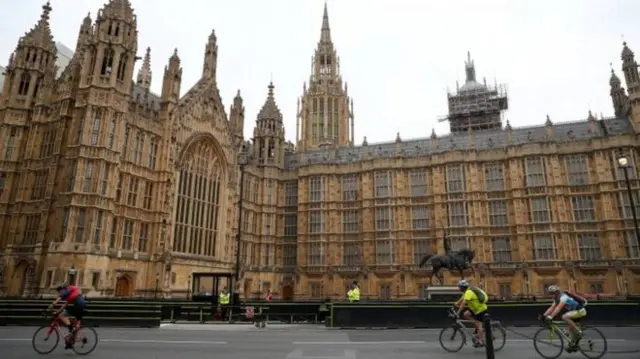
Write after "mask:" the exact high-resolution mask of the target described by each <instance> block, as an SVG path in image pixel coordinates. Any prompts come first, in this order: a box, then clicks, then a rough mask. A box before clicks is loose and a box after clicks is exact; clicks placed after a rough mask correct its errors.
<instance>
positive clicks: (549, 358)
mask: <svg viewBox="0 0 640 359" xmlns="http://www.w3.org/2000/svg"><path fill="white" fill-rule="evenodd" d="M579 321H580V319H574V322H575V323H576V326H577V327H578V328H579V329H580V330H581V331H582V337H581V338H580V341H579V342H578V346H577V347H576V348H575V351H579V352H580V353H582V355H584V356H585V357H587V358H589V359H600V358H602V357H603V356H604V355H605V354H606V353H607V347H608V345H607V338H605V336H604V334H602V332H601V331H600V330H599V329H597V328H593V327H586V326H581V325H580V323H579ZM564 326H565V323H564V322H561V321H550V322H545V323H544V324H543V327H542V328H540V329H539V330H538V331H537V332H536V334H534V336H533V347H534V348H535V349H536V352H538V354H540V356H541V357H543V358H545V359H556V358H558V357H560V355H562V352H563V351H564V349H565V341H566V342H569V343H571V342H573V339H571V335H570V334H569V332H568V331H567V330H565V329H564V328H563V327H564ZM542 338H548V339H549V342H550V343H549V347H551V348H553V347H555V348H557V349H559V350H558V351H557V353H555V354H553V355H546V354H543V353H542V352H541V348H540V347H539V346H538V342H539V339H542ZM596 338H598V339H596ZM554 340H555V341H556V342H555V343H554ZM598 340H600V341H601V342H602V344H601V346H602V348H603V350H602V353H600V354H598V355H593V356H591V355H590V354H591V353H595V351H594V349H593V348H594V346H595V345H596V344H598ZM567 349H569V348H567ZM567 352H569V353H572V352H574V351H570V350H567Z"/></svg>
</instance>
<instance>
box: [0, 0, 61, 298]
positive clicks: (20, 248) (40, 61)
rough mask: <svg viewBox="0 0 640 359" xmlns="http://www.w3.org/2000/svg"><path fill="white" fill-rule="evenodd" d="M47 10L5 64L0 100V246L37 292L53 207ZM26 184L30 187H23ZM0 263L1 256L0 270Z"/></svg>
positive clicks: (25, 284)
mask: <svg viewBox="0 0 640 359" xmlns="http://www.w3.org/2000/svg"><path fill="white" fill-rule="evenodd" d="M50 13H51V6H50V5H49V3H48V2H47V3H46V5H44V6H43V7H42V15H41V17H40V20H39V21H38V22H37V23H36V25H35V26H34V27H33V28H31V30H29V31H28V32H27V33H26V34H25V35H24V36H23V37H22V38H20V40H19V41H18V45H17V47H16V50H15V52H14V53H13V54H11V57H10V59H9V63H8V65H7V68H6V74H5V82H4V89H3V91H2V92H3V97H2V103H0V150H1V151H2V154H1V155H2V160H3V161H2V163H1V164H0V202H2V205H0V231H1V232H2V233H3V235H2V236H1V238H0V248H2V249H3V251H4V250H5V249H6V251H5V253H4V254H9V255H12V254H14V253H19V254H20V255H21V256H22V258H23V261H24V262H25V263H27V265H26V269H25V272H24V276H23V277H21V278H20V280H21V281H22V283H21V286H22V288H24V289H23V292H24V293H26V294H32V293H36V291H37V286H38V283H39V277H38V274H39V273H40V271H41V270H40V269H41V268H42V264H43V261H42V258H44V257H45V255H46V246H47V244H46V243H47V239H48V238H49V237H45V233H46V232H47V231H46V226H47V221H48V218H47V217H48V214H49V207H50V206H52V204H51V203H50V201H49V199H50V198H51V182H53V181H51V180H50V179H51V176H50V173H51V172H50V167H51V164H52V163H54V161H53V159H54V158H53V156H52V155H53V152H54V146H53V142H52V141H53V140H52V138H54V137H55V135H53V134H52V133H51V131H46V130H45V129H44V128H43V127H44V126H43V125H42V123H43V122H46V120H47V117H48V115H47V113H48V112H49V111H52V109H53V107H49V106H43V105H44V103H46V101H47V100H48V97H49V95H50V94H51V92H52V91H51V90H52V85H53V82H54V80H55V74H56V65H55V62H56V53H57V50H56V47H55V43H54V41H53V36H52V35H51V28H50V26H49V15H50ZM53 111H55V110H53ZM37 131H41V132H40V133H41V134H42V137H41V138H36V137H35V136H33V135H32V133H34V132H37ZM42 138H44V143H43V141H42ZM30 187H33V188H34V190H31V191H26V190H24V188H30ZM5 189H8V191H5ZM25 207H28V210H27V209H26V208H25ZM1 255H2V254H0V256H1ZM3 267H4V263H2V262H1V260H0V268H3ZM9 267H11V268H14V267H17V263H16V262H13V263H9ZM5 284H6V283H5ZM2 285H3V284H2V283H0V291H1V290H2V288H1V286H2Z"/></svg>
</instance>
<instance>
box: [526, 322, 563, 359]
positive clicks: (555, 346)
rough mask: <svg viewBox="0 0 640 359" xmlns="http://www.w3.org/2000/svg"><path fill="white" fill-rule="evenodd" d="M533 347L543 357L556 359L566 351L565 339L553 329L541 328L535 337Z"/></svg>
mask: <svg viewBox="0 0 640 359" xmlns="http://www.w3.org/2000/svg"><path fill="white" fill-rule="evenodd" d="M533 347H534V348H535V349H536V352H538V354H540V356H541V357H543V358H545V359H556V358H558V357H559V356H560V355H562V351H563V350H564V338H562V335H560V333H556V332H555V330H553V329H551V328H540V330H538V331H537V332H536V334H535V335H534V336H533ZM547 353H549V354H547Z"/></svg>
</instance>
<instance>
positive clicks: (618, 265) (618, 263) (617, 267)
mask: <svg viewBox="0 0 640 359" xmlns="http://www.w3.org/2000/svg"><path fill="white" fill-rule="evenodd" d="M613 268H614V269H615V270H616V273H618V274H622V271H623V270H624V263H622V261H621V260H615V261H613Z"/></svg>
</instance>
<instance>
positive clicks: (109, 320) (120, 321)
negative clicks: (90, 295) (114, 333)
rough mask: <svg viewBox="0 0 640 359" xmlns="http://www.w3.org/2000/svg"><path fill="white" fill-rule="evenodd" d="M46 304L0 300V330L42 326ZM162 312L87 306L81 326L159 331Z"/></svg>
mask: <svg viewBox="0 0 640 359" xmlns="http://www.w3.org/2000/svg"><path fill="white" fill-rule="evenodd" d="M50 303H51V302H50V301H28V300H0V326H4V325H44V324H48V322H49V321H50V318H45V317H43V316H42V313H43V311H44V310H45V309H46V308H47V306H48V305H49V304H50ZM161 317H162V308H161V306H159V305H147V304H136V303H126V302H125V303H118V302H110V303H104V302H103V303H100V302H98V303H90V305H89V306H88V309H87V312H86V314H85V317H84V319H83V322H84V323H86V324H87V325H90V326H93V327H146V328H153V327H159V326H160V322H161Z"/></svg>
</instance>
